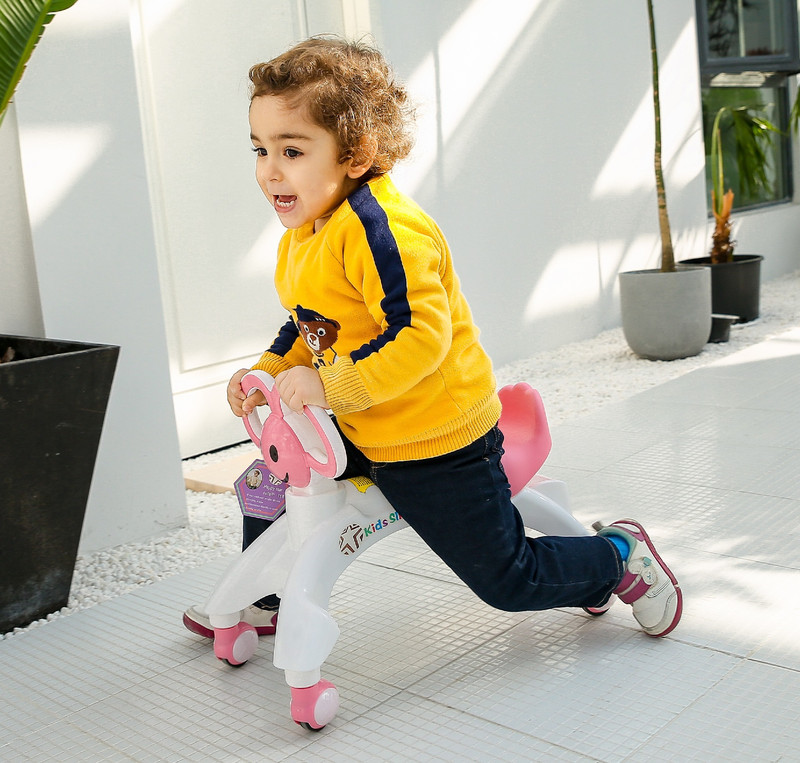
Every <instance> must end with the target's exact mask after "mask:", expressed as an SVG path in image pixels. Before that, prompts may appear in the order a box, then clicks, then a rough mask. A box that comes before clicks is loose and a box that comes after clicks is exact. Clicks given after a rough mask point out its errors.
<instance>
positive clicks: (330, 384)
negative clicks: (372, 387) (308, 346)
mask: <svg viewBox="0 0 800 763" xmlns="http://www.w3.org/2000/svg"><path fill="white" fill-rule="evenodd" d="M317 370H318V371H319V375H320V378H321V379H322V386H323V387H325V398H326V399H327V401H328V405H330V407H331V410H332V411H333V412H334V413H335V414H343V413H354V412H355V411H364V410H366V409H367V408H370V407H372V405H373V400H372V398H371V397H370V394H369V392H367V388H366V387H365V386H364V382H363V381H362V379H361V376H359V374H358V371H356V367H355V364H354V363H353V361H352V360H351V359H350V358H348V357H340V358H338V359H337V360H336V362H335V363H334V364H333V365H332V366H322V367H320V368H319V369H317Z"/></svg>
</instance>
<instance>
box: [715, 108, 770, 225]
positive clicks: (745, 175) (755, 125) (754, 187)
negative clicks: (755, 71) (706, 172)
mask: <svg viewBox="0 0 800 763" xmlns="http://www.w3.org/2000/svg"><path fill="white" fill-rule="evenodd" d="M763 112H764V107H753V106H738V107H735V108H733V107H730V106H723V107H722V108H720V109H719V111H718V112H717V114H716V117H715V118H714V126H713V128H712V134H711V182H712V187H713V190H714V195H715V197H716V200H715V211H716V212H719V211H720V210H719V209H718V208H716V207H718V206H719V205H721V204H722V198H723V196H724V193H725V191H726V190H727V189H726V188H725V187H724V185H725V174H724V171H723V161H722V139H721V133H723V132H725V131H726V130H732V131H733V136H734V145H735V151H736V164H737V166H738V169H739V179H740V183H741V186H742V189H743V190H746V191H747V192H748V193H751V194H753V193H756V192H758V191H759V190H760V189H763V188H769V187H770V180H769V176H768V174H767V148H768V147H769V145H770V143H771V142H772V138H773V136H774V135H775V134H777V135H780V134H782V132H781V130H780V128H778V127H776V126H775V125H774V124H773V123H772V122H770V121H769V120H768V119H766V118H765V117H764V116H762V114H763Z"/></svg>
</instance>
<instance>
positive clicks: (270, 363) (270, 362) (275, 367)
mask: <svg viewBox="0 0 800 763" xmlns="http://www.w3.org/2000/svg"><path fill="white" fill-rule="evenodd" d="M291 367H292V364H291V363H288V362H287V361H286V360H285V359H284V358H282V357H281V356H280V355H275V354H274V353H271V352H265V353H264V354H263V355H262V356H261V357H260V358H259V359H258V362H257V363H255V364H254V365H253V367H252V368H251V370H256V369H257V370H259V371H266V372H267V373H268V374H269V375H270V376H271V377H272V378H273V379H274V378H275V377H276V376H277V375H278V374H279V373H281V371H288V370H289V369H290V368H291Z"/></svg>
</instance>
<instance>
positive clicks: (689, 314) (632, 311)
mask: <svg viewBox="0 0 800 763" xmlns="http://www.w3.org/2000/svg"><path fill="white" fill-rule="evenodd" d="M647 17H648V23H649V29H650V59H651V65H652V77H653V116H654V123H655V147H654V155H653V165H654V171H655V181H656V195H657V199H658V223H659V233H660V237H661V265H660V268H658V269H653V270H636V271H628V272H624V273H620V274H619V286H620V307H621V312H622V329H623V332H624V334H625V339H626V341H627V342H628V345H629V346H630V348H631V349H632V350H633V351H634V352H635V353H636V354H637V355H639V356H640V357H643V358H647V359H650V360H675V359H677V358H686V357H690V356H692V355H697V353H699V352H700V351H701V350H702V349H703V347H704V346H705V344H706V342H707V341H708V336H709V333H710V330H711V281H710V275H709V273H708V271H707V268H702V267H686V266H676V264H675V253H674V249H673V246H672V235H671V231H670V223H669V214H668V211H667V195H666V190H665V186H664V174H663V171H662V166H661V102H660V96H659V76H658V75H659V72H658V50H657V47H656V30H655V20H654V17H653V2H652V0H647Z"/></svg>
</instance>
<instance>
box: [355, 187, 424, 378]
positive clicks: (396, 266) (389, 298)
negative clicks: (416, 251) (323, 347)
mask: <svg viewBox="0 0 800 763" xmlns="http://www.w3.org/2000/svg"><path fill="white" fill-rule="evenodd" d="M348 201H349V202H350V207H351V208H352V209H353V211H354V212H355V213H356V215H357V216H358V219H359V220H360V221H361V224H362V225H363V226H364V231H365V233H366V236H367V243H368V244H369V248H370V250H371V252H372V258H373V261H374V262H375V268H376V269H377V271H378V276H379V278H380V280H381V288H382V289H383V294H384V297H383V299H382V300H381V309H382V310H383V312H384V315H385V316H386V322H387V323H388V324H389V327H388V328H387V329H386V331H384V332H383V333H382V334H381V335H380V336H378V337H376V338H375V339H373V340H372V341H371V342H369V343H368V344H365V345H363V346H362V347H360V348H359V349H357V350H355V351H354V352H352V353H350V358H351V360H352V361H353V362H354V363H355V362H357V361H359V360H363V359H364V358H366V357H368V356H369V355H371V354H372V353H374V352H378V351H379V350H380V349H381V348H382V347H384V346H386V345H387V344H388V343H389V342H391V341H392V340H394V338H395V337H396V336H397V335H398V333H400V331H401V330H402V329H404V328H406V327H407V326H410V325H411V307H410V305H409V304H408V293H407V292H408V284H407V282H406V273H405V270H404V269H403V261H402V259H401V257H400V249H399V248H398V246H397V241H396V240H395V237H394V234H393V233H392V231H391V229H390V228H389V218H388V217H387V216H386V211H385V210H384V209H383V207H381V205H380V204H379V203H378V200H377V199H376V198H375V197H374V196H373V195H372V190H371V189H370V187H369V186H368V185H363V186H361V188H359V189H358V190H357V191H356V192H355V193H353V194H352V195H351V196H350V197H349V198H348Z"/></svg>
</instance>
